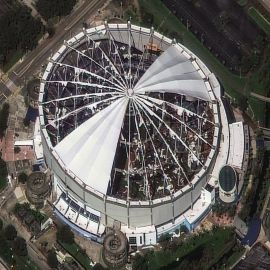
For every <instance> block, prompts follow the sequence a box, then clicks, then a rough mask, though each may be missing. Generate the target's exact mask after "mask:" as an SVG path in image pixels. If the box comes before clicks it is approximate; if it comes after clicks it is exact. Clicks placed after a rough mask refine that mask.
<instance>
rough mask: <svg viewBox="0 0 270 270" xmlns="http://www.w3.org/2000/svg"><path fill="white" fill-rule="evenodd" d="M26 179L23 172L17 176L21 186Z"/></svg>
mask: <svg viewBox="0 0 270 270" xmlns="http://www.w3.org/2000/svg"><path fill="white" fill-rule="evenodd" d="M27 179H28V176H27V174H26V173H25V172H22V173H20V174H19V176H18V180H19V182H20V183H22V184H25V183H26V181H27Z"/></svg>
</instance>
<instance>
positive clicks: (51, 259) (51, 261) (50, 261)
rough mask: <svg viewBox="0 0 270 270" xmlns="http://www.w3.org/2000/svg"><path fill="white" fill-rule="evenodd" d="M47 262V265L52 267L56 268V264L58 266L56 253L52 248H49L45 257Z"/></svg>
mask: <svg viewBox="0 0 270 270" xmlns="http://www.w3.org/2000/svg"><path fill="white" fill-rule="evenodd" d="M47 262H48V265H49V266H50V267H51V268H52V269H54V268H57V266H58V260H57V257H56V253H55V251H54V250H50V251H49V253H48V257H47Z"/></svg>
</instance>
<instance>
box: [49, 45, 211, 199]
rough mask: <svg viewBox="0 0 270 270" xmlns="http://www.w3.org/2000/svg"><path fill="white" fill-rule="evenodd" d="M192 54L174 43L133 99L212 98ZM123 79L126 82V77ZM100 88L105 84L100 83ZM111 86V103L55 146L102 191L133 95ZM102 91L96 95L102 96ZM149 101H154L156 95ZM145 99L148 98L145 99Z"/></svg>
mask: <svg viewBox="0 0 270 270" xmlns="http://www.w3.org/2000/svg"><path fill="white" fill-rule="evenodd" d="M189 56H190V55H189V54H187V53H186V52H185V51H184V50H183V49H182V48H181V47H180V46H179V45H178V44H175V45H171V46H170V47H169V48H168V49H167V50H166V51H165V52H163V53H162V54H161V56H159V57H158V58H157V59H156V60H155V62H154V63H153V64H152V65H151V66H150V68H149V69H148V70H147V71H146V72H145V73H144V75H143V76H142V77H141V78H140V79H139V81H138V82H137V84H136V85H135V87H134V88H133V92H134V100H136V96H137V97H138V96H141V95H142V94H144V93H148V92H171V93H177V94H181V95H186V96H189V97H195V98H198V99H202V100H206V101H211V98H210V96H209V92H208V89H207V86H206V84H205V82H204V80H203V78H202V76H201V75H200V74H199V73H198V70H199V65H198V64H196V62H194V61H195V60H192V59H191V58H189ZM192 61H193V62H192ZM88 73H89V72H88ZM89 74H90V73H89ZM90 75H91V76H95V75H93V74H90ZM107 81H108V80H107ZM122 81H123V82H124V79H123V80H122ZM50 83H52V81H50ZM65 83H67V82H64V84H65ZM71 83H74V84H78V82H77V81H74V82H73V81H71ZM80 84H81V85H86V86H90V84H89V83H84V82H80ZM99 88H100V89H103V88H106V87H104V86H103V85H101V86H100V87H99ZM109 88H111V92H113V93H112V94H113V95H112V97H110V98H108V99H107V102H108V101H110V102H111V105H109V106H108V107H106V108H105V109H101V110H100V111H99V112H97V113H96V114H95V115H94V116H93V117H91V118H90V119H88V120H87V121H85V122H84V123H83V124H81V125H80V126H78V127H77V128H76V129H75V130H74V131H72V132H71V133H70V134H68V135H67V136H66V137H65V138H64V139H63V140H62V141H60V142H59V143H58V144H57V145H56V146H55V148H54V150H55V152H56V153H57V155H58V156H59V158H60V160H61V161H62V163H63V164H64V165H65V167H66V169H67V170H68V171H70V172H72V174H74V175H75V176H76V177H78V178H79V179H80V180H81V181H83V182H84V183H85V184H86V185H88V186H90V187H91V188H93V189H95V190H96V191H98V192H101V193H103V194H106V192H107V187H108V184H109V181H110V176H111V170H112V165H113V161H114V158H115V151H116V148H117V144H118V140H119V136H120V132H121V127H122V124H123V120H124V116H125V113H126V109H127V106H128V103H129V100H130V99H133V93H132V96H130V95H129V94H127V93H126V91H127V89H126V88H122V86H121V85H119V87H118V88H115V83H113V87H112V86H110V87H109ZM103 94H104V93H101V94H96V95H100V96H102V95H103ZM89 95H90V94H89ZM137 100H139V99H137ZM150 101H151V102H152V101H154V99H152V100H150ZM103 102H104V100H100V101H98V102H96V103H92V104H89V105H87V106H85V107H87V108H88V109H93V108H95V107H97V106H96V105H97V104H99V103H103ZM144 102H146V101H145V100H144ZM148 103H149V102H148ZM137 104H142V103H137ZM143 105H144V104H143ZM143 105H141V106H143ZM144 109H145V106H144ZM80 110H81V108H78V109H76V110H75V111H72V112H69V113H67V114H65V115H63V116H61V117H59V118H58V119H57V120H58V121H59V120H62V119H64V118H67V117H68V116H69V115H70V114H74V113H76V112H77V111H80ZM55 121H56V120H55Z"/></svg>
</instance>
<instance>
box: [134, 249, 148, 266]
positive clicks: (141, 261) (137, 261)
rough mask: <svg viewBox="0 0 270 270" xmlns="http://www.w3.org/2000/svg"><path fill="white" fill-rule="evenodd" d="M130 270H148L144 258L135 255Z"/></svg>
mask: <svg viewBox="0 0 270 270" xmlns="http://www.w3.org/2000/svg"><path fill="white" fill-rule="evenodd" d="M132 270H148V263H147V260H146V257H145V256H142V255H140V254H139V253H137V254H136V255H135V258H134V261H133V263H132Z"/></svg>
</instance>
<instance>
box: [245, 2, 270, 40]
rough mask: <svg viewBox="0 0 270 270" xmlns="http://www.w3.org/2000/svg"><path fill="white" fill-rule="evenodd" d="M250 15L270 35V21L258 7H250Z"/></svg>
mask: <svg viewBox="0 0 270 270" xmlns="http://www.w3.org/2000/svg"><path fill="white" fill-rule="evenodd" d="M248 15H249V16H250V17H251V18H252V19H253V20H254V21H255V23H256V24H257V25H258V26H259V27H260V28H261V29H262V30H263V31H264V32H265V33H266V34H267V35H270V23H269V22H268V20H267V19H266V18H265V17H264V16H263V15H262V14H261V13H260V12H259V11H258V10H257V9H256V8H254V7H250V8H249V9H248Z"/></svg>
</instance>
